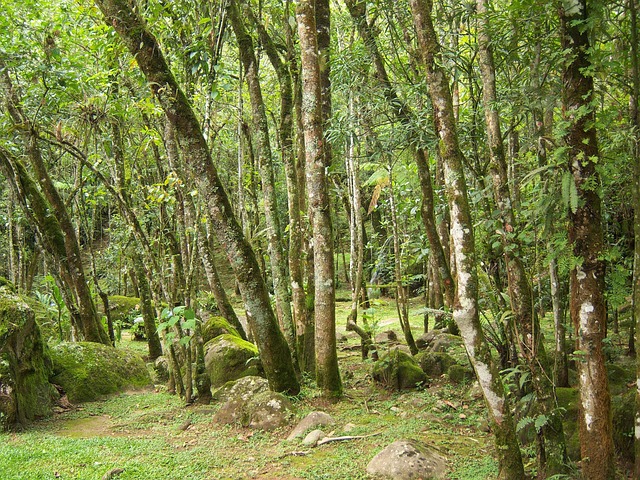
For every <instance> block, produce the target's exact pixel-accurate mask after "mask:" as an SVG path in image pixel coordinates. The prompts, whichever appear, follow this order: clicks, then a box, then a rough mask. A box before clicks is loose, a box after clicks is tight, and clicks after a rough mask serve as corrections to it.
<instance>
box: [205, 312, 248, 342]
mask: <svg viewBox="0 0 640 480" xmlns="http://www.w3.org/2000/svg"><path fill="white" fill-rule="evenodd" d="M225 334H229V335H235V336H236V337H240V334H239V333H238V330H236V329H235V327H233V326H231V324H230V323H229V322H228V321H227V319H226V318H224V317H220V316H216V315H214V316H211V317H209V319H208V320H207V321H206V322H204V325H202V340H203V341H204V343H207V342H208V341H210V340H213V339H214V338H216V337H219V336H220V335H225Z"/></svg>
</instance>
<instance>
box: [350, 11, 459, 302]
mask: <svg viewBox="0 0 640 480" xmlns="http://www.w3.org/2000/svg"><path fill="white" fill-rule="evenodd" d="M345 4H346V5H347V9H348V10H349V14H350V15H351V18H352V19H353V21H354V23H355V24H356V27H357V28H358V33H359V34H360V37H362V41H363V43H364V45H365V47H366V48H367V51H368V52H369V55H370V56H371V59H372V61H373V65H374V67H375V71H376V78H377V80H378V82H379V83H380V85H381V86H382V88H383V89H384V96H385V99H386V100H387V102H388V103H389V105H390V107H391V108H392V110H393V113H394V114H395V116H396V118H397V119H398V121H400V122H401V123H402V124H404V125H410V124H411V123H412V121H413V120H412V119H413V118H414V117H415V114H414V112H413V111H412V110H411V108H410V107H409V106H408V105H407V104H406V103H404V102H403V101H402V100H401V99H400V98H399V97H398V94H397V93H396V91H395V89H394V88H393V86H392V85H391V80H390V79H389V75H388V74H387V70H386V67H385V65H384V61H383V58H382V55H381V54H380V50H379V48H378V43H377V41H376V37H375V35H374V32H373V31H372V27H371V26H370V25H369V23H368V22H367V18H366V2H364V1H362V0H345ZM412 148H413V156H414V160H415V163H416V166H417V168H418V178H419V180H420V189H421V194H422V196H421V199H422V204H421V208H420V215H421V218H422V223H423V224H424V227H425V232H426V234H427V238H428V240H429V245H430V246H431V257H432V258H433V262H434V264H435V266H436V268H437V273H438V275H439V276H440V282H439V285H440V286H441V287H442V288H443V290H444V301H445V305H446V306H447V307H448V308H452V306H453V298H454V294H455V285H454V281H453V277H452V275H451V269H450V266H449V261H448V259H447V257H446V255H445V249H444V248H443V246H442V243H441V241H440V237H439V235H438V226H437V223H436V219H435V213H434V211H435V200H434V195H433V186H432V183H431V182H432V179H431V172H430V171H429V159H428V156H427V154H426V153H425V151H424V149H423V148H422V146H421V145H418V144H414V145H412Z"/></svg>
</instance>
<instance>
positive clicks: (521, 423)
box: [516, 417, 533, 432]
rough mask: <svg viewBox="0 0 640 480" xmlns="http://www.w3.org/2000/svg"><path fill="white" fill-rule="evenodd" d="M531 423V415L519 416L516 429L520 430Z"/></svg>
mask: <svg viewBox="0 0 640 480" xmlns="http://www.w3.org/2000/svg"><path fill="white" fill-rule="evenodd" d="M532 423H533V418H531V417H524V418H521V419H520V421H519V422H518V425H516V431H517V432H519V431H520V430H522V429H523V428H526V427H528V426H529V425H531V424H532Z"/></svg>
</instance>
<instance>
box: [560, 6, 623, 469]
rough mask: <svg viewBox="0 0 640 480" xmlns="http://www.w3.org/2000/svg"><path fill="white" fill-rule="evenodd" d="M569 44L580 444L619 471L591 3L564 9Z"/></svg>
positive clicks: (586, 454)
mask: <svg viewBox="0 0 640 480" xmlns="http://www.w3.org/2000/svg"><path fill="white" fill-rule="evenodd" d="M560 22H561V40H562V48H563V49H564V51H565V54H566V59H565V68H564V78H563V79H564V82H563V84H564V89H563V96H562V103H563V108H564V119H565V122H566V134H565V137H564V140H565V144H566V146H567V168H568V169H569V171H570V172H571V175H572V177H573V183H574V185H575V191H576V193H577V200H578V202H577V206H576V207H575V208H574V209H572V211H571V213H570V215H569V243H570V245H571V247H572V250H573V257H574V262H575V266H574V267H573V269H572V271H571V292H570V299H569V302H570V311H571V321H572V322H573V326H574V329H575V331H576V332H577V338H576V341H577V351H578V354H577V355H578V362H577V367H578V377H579V380H580V415H579V419H578V421H579V424H580V451H581V453H582V459H583V462H582V472H583V475H584V476H585V478H587V479H594V480H595V479H609V478H615V461H614V459H615V455H614V449H613V439H612V435H611V432H612V426H611V398H610V396H609V385H608V379H607V371H606V368H605V357H604V352H603V350H602V340H603V338H604V335H605V329H606V324H607V312H606V307H605V299H604V285H605V283H604V281H605V262H604V260H603V258H602V253H603V232H602V216H601V200H600V197H599V196H598V191H597V186H598V184H599V182H600V181H599V177H598V172H597V170H596V164H597V163H598V162H599V160H600V156H599V153H598V143H597V139H596V127H595V110H594V107H593V98H594V97H593V96H594V86H593V77H592V76H591V75H590V74H589V68H590V67H591V61H590V59H589V51H590V41H589V11H588V9H587V3H586V1H585V0H575V1H572V2H567V3H564V4H563V5H562V8H561V9H560Z"/></svg>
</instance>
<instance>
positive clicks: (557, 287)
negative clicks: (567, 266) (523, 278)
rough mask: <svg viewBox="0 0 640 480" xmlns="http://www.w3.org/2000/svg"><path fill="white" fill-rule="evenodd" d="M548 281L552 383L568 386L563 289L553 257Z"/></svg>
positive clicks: (558, 385) (557, 385)
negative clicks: (553, 344) (551, 323)
mask: <svg viewBox="0 0 640 480" xmlns="http://www.w3.org/2000/svg"><path fill="white" fill-rule="evenodd" d="M549 283H550V284H551V304H552V309H553V325H554V337H555V342H554V343H555V349H554V350H555V352H554V366H553V373H554V375H553V376H554V384H555V386H556V387H568V386H569V363H568V361H567V360H568V359H567V345H566V344H567V341H566V339H567V335H566V330H567V327H566V325H565V306H564V300H563V297H564V296H565V295H564V293H565V292H564V291H563V290H564V289H563V288H561V284H560V277H559V276H558V265H557V262H556V260H555V259H553V260H551V262H549Z"/></svg>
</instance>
